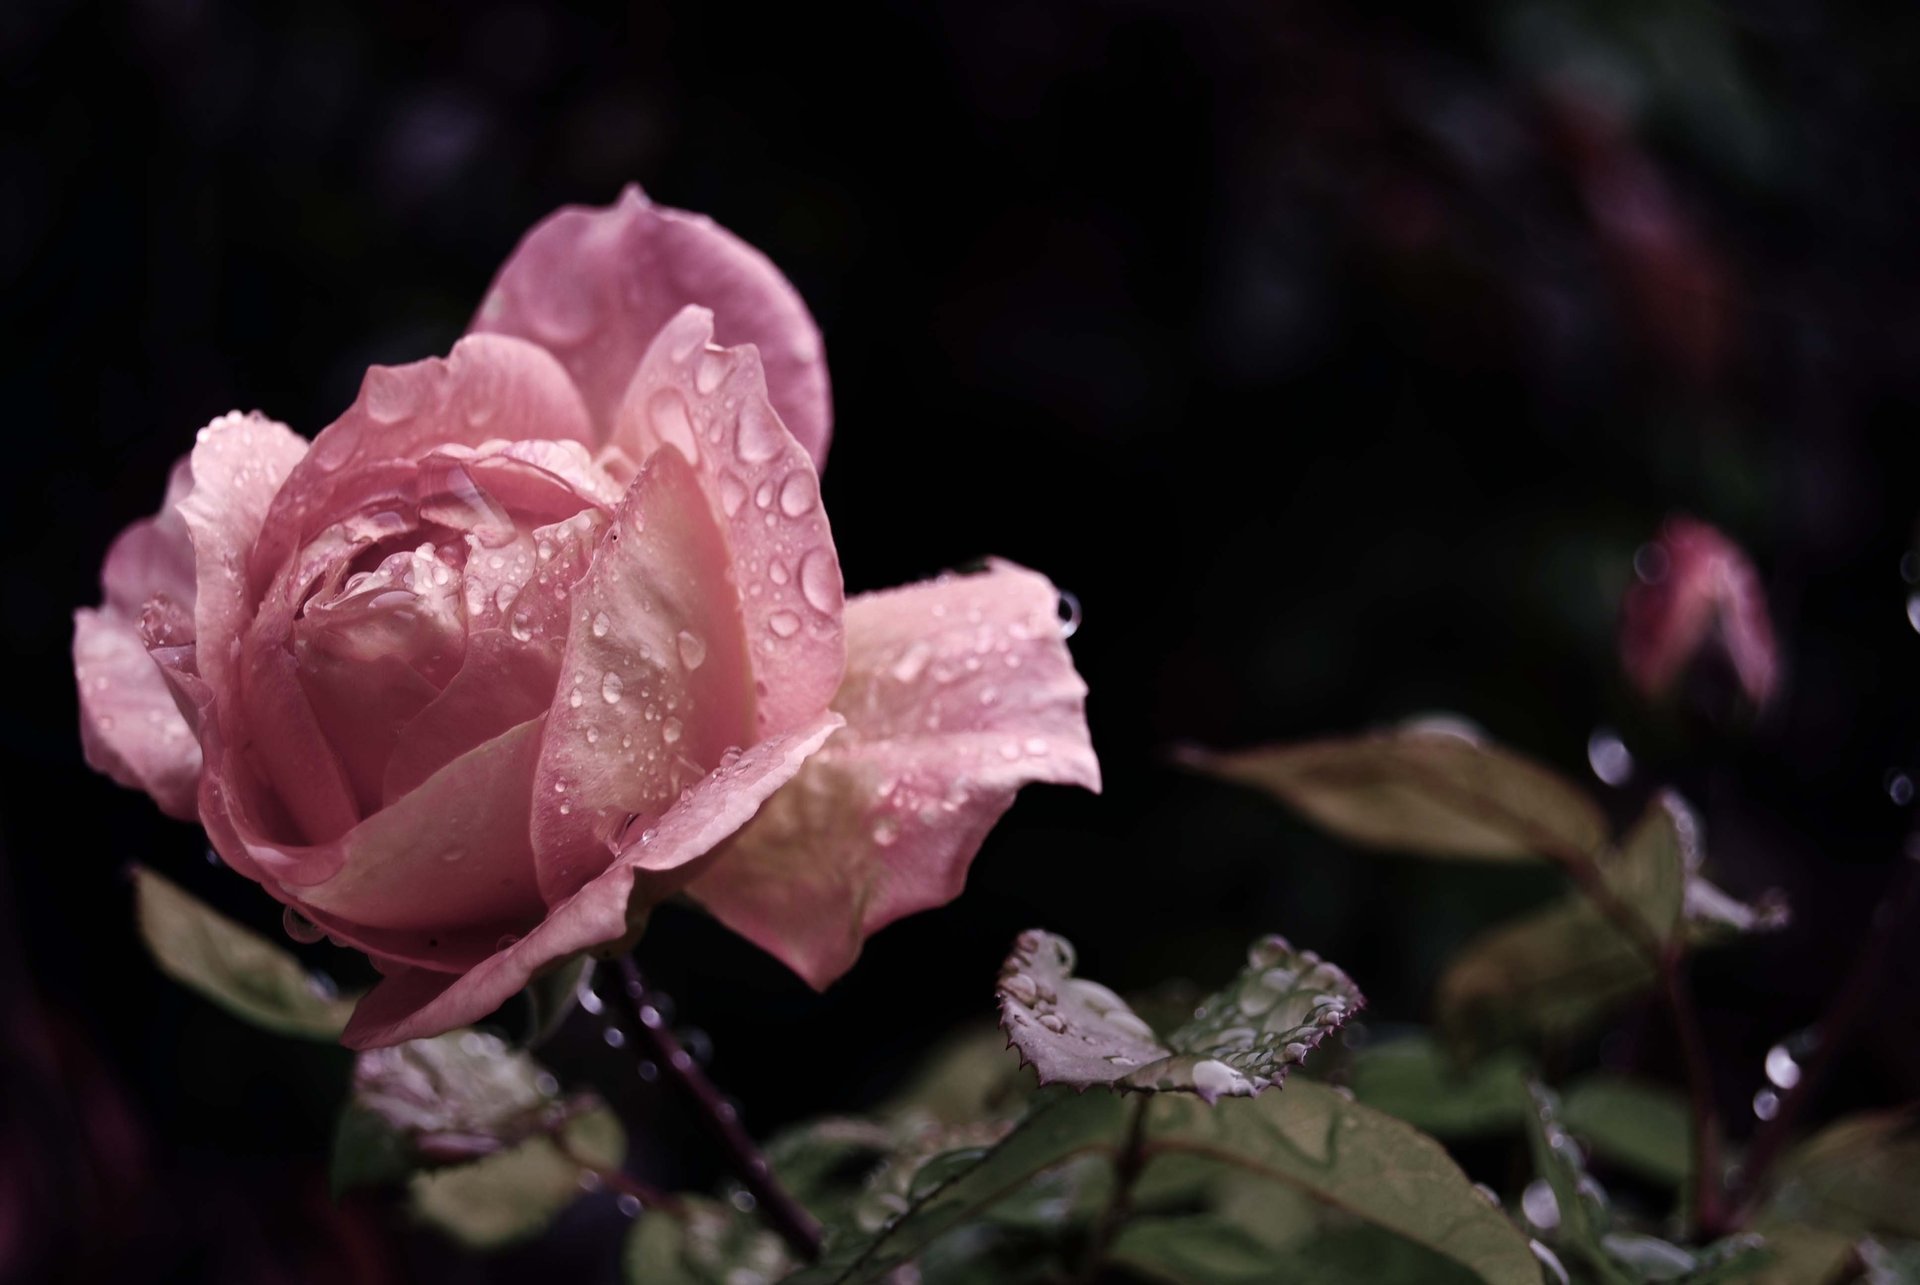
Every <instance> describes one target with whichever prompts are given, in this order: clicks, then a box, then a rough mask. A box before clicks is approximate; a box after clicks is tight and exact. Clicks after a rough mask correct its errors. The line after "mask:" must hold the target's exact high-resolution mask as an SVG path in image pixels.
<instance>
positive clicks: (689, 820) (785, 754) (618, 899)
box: [341, 714, 840, 1049]
mask: <svg viewBox="0 0 1920 1285" xmlns="http://www.w3.org/2000/svg"><path fill="white" fill-rule="evenodd" d="M839 725H840V719H839V717H838V716H837V715H834V714H822V715H820V716H819V717H818V718H816V719H815V720H813V722H811V723H810V724H808V725H807V726H805V727H802V728H799V729H796V730H794V731H792V732H789V733H786V734H784V735H781V736H777V737H774V738H772V739H770V740H767V741H764V742H762V743H761V744H759V745H756V746H754V747H753V748H752V749H750V750H748V751H747V752H746V753H745V754H743V755H742V756H741V757H740V758H739V760H738V761H737V762H736V763H734V764H733V765H732V766H731V767H728V768H727V769H725V770H724V771H723V772H716V773H714V774H713V775H711V776H708V777H706V778H705V779H704V780H702V781H701V782H700V783H699V784H697V785H695V786H694V787H693V788H692V790H691V791H690V792H689V793H688V794H687V796H686V797H685V798H684V799H682V800H681V801H679V802H678V803H676V804H675V805H674V806H673V807H672V808H671V809H670V810H669V811H668V812H667V814H666V815H665V816H663V817H661V818H660V820H659V822H658V823H657V824H656V825H655V826H654V827H652V833H650V834H649V833H646V832H644V831H643V832H642V834H640V835H636V836H634V839H633V842H632V843H631V844H630V845H629V846H628V847H627V848H626V849H625V850H624V851H622V852H621V853H620V854H619V855H618V856H617V857H616V858H615V860H614V862H613V864H612V865H611V866H609V867H608V868H607V869H606V870H605V871H603V872H602V873H601V874H600V875H599V876H598V877H597V878H595V879H594V880H593V881H592V882H590V883H588V884H587V885H586V886H585V887H583V888H581V889H580V890H579V891H578V892H576V893H574V894H573V895H572V896H571V897H569V898H568V899H567V900H566V901H564V902H562V903H560V904H559V905H557V906H555V907H554V908H553V909H552V910H551V911H549V912H548V914H547V917H546V919H545V920H544V921H542V922H541V923H540V924H539V926H538V927H536V928H534V929H533V930H532V931H530V932H528V933H527V934H526V936H524V937H522V938H520V939H519V940H517V941H514V942H511V943H508V944H507V945H506V946H504V947H503V948H502V949H501V950H499V951H498V952H497V953H495V954H494V955H493V956H492V957H490V958H488V959H487V960H485V961H484V962H482V963H480V964H479V965H477V966H476V967H474V968H472V969H469V970H468V971H467V972H465V973H464V974H462V975H461V976H459V977H455V978H451V979H449V978H447V977H446V976H445V975H442V974H434V973H431V972H423V971H422V970H418V969H396V970H394V971H392V972H390V973H389V974H388V975H387V977H386V978H385V979H384V980H383V981H382V982H381V983H380V984H379V985H378V986H376V987H375V988H374V989H373V991H372V992H371V993H369V994H368V995H367V997H366V998H365V999H363V1000H361V1001H360V1006H359V1007H358V1008H357V1009H355V1010H354V1014H353V1020H352V1021H351V1022H349V1023H348V1025H347V1030H346V1034H345V1035H343V1036H342V1037H341V1041H342V1043H344V1044H346V1045H347V1046H348V1047H349V1048H357V1049H363V1048H378V1047H381V1046H383V1045H388V1044H398V1043H400V1042H401V1041H402V1040H410V1039H418V1038H420V1037H423V1036H427V1035H438V1034H440V1033H442V1032H444V1031H450V1030H452V1029H454V1028H455V1027H457V1026H464V1025H466V1024H468V1023H470V1022H475V1021H478V1020H479V1019H480V1018H483V1017H485V1016H486V1015H487V1014H488V1013H491V1012H492V1011H493V1010H494V1009H496V1008H498V1007H499V1006H500V1005H501V1004H502V1003H504V1002H505V1001H506V1000H507V999H508V997H510V996H512V995H514V994H516V993H518V992H519V991H520V990H521V988H523V987H524V986H525V985H526V984H527V982H528V981H529V980H530V979H531V978H532V977H533V976H534V975H535V974H536V973H538V972H540V971H542V970H544V969H546V968H547V967H549V966H551V965H553V964H554V963H556V962H558V961H560V960H564V959H567V958H569V957H571V956H573V955H577V954H580V953H581V952H583V951H600V952H608V951H613V950H618V949H622V948H624V945H625V944H626V943H627V942H629V941H631V939H632V938H633V937H634V936H636V935H637V934H638V932H639V929H640V927H641V925H642V924H643V923H644V922H645V919H646V916H647V913H648V912H649V910H650V909H651V907H652V906H653V905H655V904H657V903H658V902H659V901H660V900H662V899H664V898H665V897H667V896H670V895H672V893H673V892H674V891H675V890H676V889H677V887H678V886H679V885H680V883H681V881H682V880H683V879H684V878H685V877H686V875H687V874H688V873H690V872H691V871H692V870H694V869H697V868H698V866H699V859H700V858H701V857H703V856H705V855H706V854H708V853H710V852H711V851H712V850H713V848H714V846H715V845H716V844H718V843H720V842H721V841H722V840H724V839H725V838H726V837H727V836H728V835H730V834H732V833H733V832H734V831H735V830H737V829H738V828H739V827H740V826H741V824H742V823H744V822H745V821H746V820H747V818H749V817H751V816H752V815H753V813H754V811H755V809H757V808H759V807H760V805H761V804H762V803H763V802H765V800H766V798H767V796H768V795H770V794H772V793H773V792H774V791H775V790H777V789H779V788H780V787H781V785H783V784H785V783H786V782H787V781H789V780H791V779H792V777H793V774H794V773H795V772H797V771H799V770H800V765H801V764H802V763H803V762H805V760H806V758H807V756H808V755H809V754H812V753H813V752H814V751H815V750H817V749H819V747H820V745H821V743H822V742H824V741H825V740H826V738H827V737H828V736H829V735H831V734H832V732H833V730H834V729H835V728H836V727H838V726H839Z"/></svg>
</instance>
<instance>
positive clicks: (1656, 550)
mask: <svg viewBox="0 0 1920 1285" xmlns="http://www.w3.org/2000/svg"><path fill="white" fill-rule="evenodd" d="M1671 561H1672V559H1670V558H1669V557H1668V556H1667V551H1666V550H1665V549H1664V548H1662V547H1661V546H1660V545H1659V544H1657V543H1656V544H1643V545H1641V546H1640V547H1639V548H1638V549H1635V550H1634V552H1633V574H1635V575H1636V576H1639V577H1640V580H1641V582H1642V583H1643V584H1659V583H1660V582H1661V581H1662V580H1665V579H1666V578H1667V570H1668V568H1669V565H1670V563H1671Z"/></svg>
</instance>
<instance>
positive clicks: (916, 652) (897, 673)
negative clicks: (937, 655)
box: [887, 641, 933, 683]
mask: <svg viewBox="0 0 1920 1285" xmlns="http://www.w3.org/2000/svg"><path fill="white" fill-rule="evenodd" d="M932 656H933V648H932V647H930V646H928V645H927V644H926V643H925V642H924V641H922V642H915V643H913V644H911V645H910V646H908V648H907V649H906V650H905V651H903V652H901V653H900V656H899V659H897V660H895V661H894V662H893V664H892V666H891V667H890V668H889V669H888V670H887V672H888V673H890V674H892V675H893V678H894V681H895V682H901V683H910V682H912V681H913V680H914V679H916V678H918V677H920V674H921V672H922V671H923V670H925V669H926V667H927V661H928V660H929V659H931V658H932Z"/></svg>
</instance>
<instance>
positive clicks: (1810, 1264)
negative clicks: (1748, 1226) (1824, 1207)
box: [1736, 1216, 1855, 1285]
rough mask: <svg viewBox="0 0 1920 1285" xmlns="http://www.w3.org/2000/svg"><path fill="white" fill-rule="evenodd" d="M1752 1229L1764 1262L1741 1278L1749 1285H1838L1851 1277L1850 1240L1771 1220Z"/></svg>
mask: <svg viewBox="0 0 1920 1285" xmlns="http://www.w3.org/2000/svg"><path fill="white" fill-rule="evenodd" d="M1754 1229H1755V1230H1756V1231H1757V1232H1758V1233H1759V1234H1760V1236H1761V1239H1762V1240H1763V1241H1764V1242H1765V1244H1766V1256H1767V1261H1766V1262H1764V1263H1763V1264H1761V1266H1760V1269H1759V1270H1758V1271H1756V1272H1754V1273H1753V1274H1752V1275H1751V1276H1748V1277H1746V1278H1744V1279H1745V1280H1747V1281H1749V1282H1751V1283H1752V1285H1839V1282H1840V1281H1842V1280H1844V1279H1846V1278H1848V1277H1849V1276H1851V1275H1852V1269H1853V1261H1854V1241H1855V1237H1853V1236H1849V1235H1846V1234H1843V1233H1841V1232H1836V1231H1829V1230H1828V1229H1826V1228H1824V1227H1812V1226H1809V1225H1807V1224H1806V1223H1796V1222H1791V1221H1785V1220H1782V1219H1779V1218H1776V1217H1772V1216H1767V1217H1762V1218H1761V1219H1759V1220H1758V1221H1757V1222H1756V1223H1755V1224H1754ZM1736 1279H1741V1278H1736Z"/></svg>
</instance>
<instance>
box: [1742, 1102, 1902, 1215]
mask: <svg viewBox="0 0 1920 1285" xmlns="http://www.w3.org/2000/svg"><path fill="white" fill-rule="evenodd" d="M1770 1211H1771V1213H1772V1214H1773V1215H1774V1216H1775V1217H1777V1218H1780V1219H1782V1220H1785V1221H1792V1222H1804V1223H1812V1224H1814V1225H1817V1226H1820V1227H1826V1228H1829V1229H1831V1230H1834V1231H1839V1232H1849V1233H1858V1232H1874V1233H1877V1234H1880V1235H1885V1236H1898V1237H1905V1238H1920V1108H1908V1109H1906V1110H1900V1111H1876V1112H1869V1113H1866V1114H1862V1115H1855V1116H1849V1117H1847V1118H1846V1119H1843V1120H1840V1121H1838V1122H1836V1123H1834V1124H1831V1125H1828V1126H1827V1127H1826V1128H1825V1129H1823V1130H1822V1131H1821V1132H1819V1133H1818V1134H1815V1135H1814V1136H1813V1137H1812V1138H1810V1139H1808V1140H1807V1141H1806V1142H1803V1143H1801V1144H1800V1146H1799V1147H1797V1148H1796V1149H1794V1150H1793V1151H1792V1152H1789V1153H1788V1154H1787V1156H1786V1157H1785V1159H1783V1160H1782V1161H1781V1164H1780V1171H1779V1176H1778V1178H1777V1179H1776V1180H1775V1183H1774V1190H1773V1197H1772V1201H1771V1205H1770Z"/></svg>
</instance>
